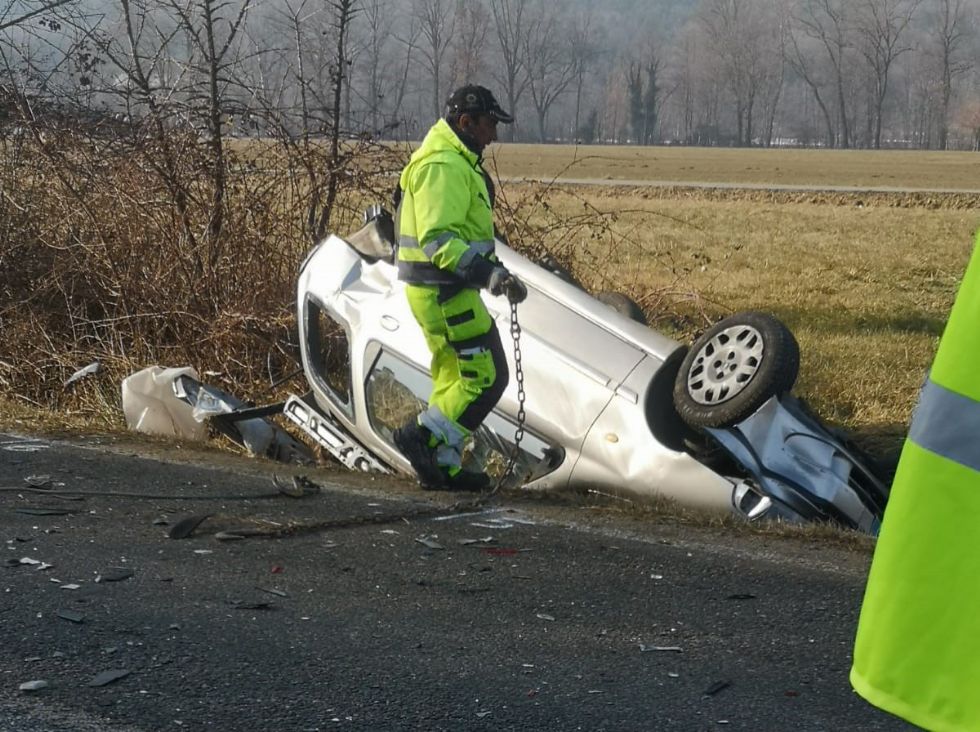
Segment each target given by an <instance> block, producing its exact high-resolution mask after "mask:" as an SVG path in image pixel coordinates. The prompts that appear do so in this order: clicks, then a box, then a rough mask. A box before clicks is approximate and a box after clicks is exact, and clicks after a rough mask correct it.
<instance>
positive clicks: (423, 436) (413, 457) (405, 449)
mask: <svg viewBox="0 0 980 732" xmlns="http://www.w3.org/2000/svg"><path fill="white" fill-rule="evenodd" d="M431 434H432V433H430V432H429V430H427V429H426V428H425V427H422V426H421V425H420V424H418V423H417V422H415V421H412V422H410V423H409V424H406V425H405V426H404V427H399V428H398V429H396V430H395V431H394V433H392V436H391V438H392V440H393V441H394V443H395V447H397V448H398V450H399V451H400V452H401V454H402V455H404V456H405V457H406V458H408V462H409V464H411V466H412V469H413V470H414V471H415V474H416V475H417V476H418V479H419V483H420V484H421V486H422V488H424V489H426V490H439V489H440V488H442V487H443V486H442V482H443V479H444V478H445V476H444V475H443V473H442V471H441V470H440V469H439V466H438V465H437V464H436V453H435V450H433V449H432V448H431V447H429V438H430V436H431Z"/></svg>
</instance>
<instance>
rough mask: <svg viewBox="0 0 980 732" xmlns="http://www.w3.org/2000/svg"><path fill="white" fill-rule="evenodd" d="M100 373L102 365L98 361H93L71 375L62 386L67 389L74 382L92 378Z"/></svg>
mask: <svg viewBox="0 0 980 732" xmlns="http://www.w3.org/2000/svg"><path fill="white" fill-rule="evenodd" d="M100 371H102V363H101V362H100V361H93V362H92V363H90V364H89V365H88V366H83V367H82V368H80V369H79V370H78V371H76V372H75V373H73V374H72V375H71V376H69V377H68V379H67V380H66V381H65V383H64V386H65V387H68V386H71V385H72V384H74V383H75V382H76V381H80V380H82V379H84V378H85V377H86V376H94V375H95V374H97V373H99V372H100Z"/></svg>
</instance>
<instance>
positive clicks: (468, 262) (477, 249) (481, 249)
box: [456, 241, 493, 279]
mask: <svg viewBox="0 0 980 732" xmlns="http://www.w3.org/2000/svg"><path fill="white" fill-rule="evenodd" d="M468 247H469V248H468V249H467V250H466V251H465V252H463V256H461V257H460V258H459V261H458V262H457V263H456V274H458V275H459V276H460V277H462V278H463V279H468V278H469V274H470V267H472V266H473V262H475V261H476V258H477V257H478V256H479V257H485V256H486V255H487V254H490V253H491V252H492V251H493V242H492V241H471V242H469V243H468Z"/></svg>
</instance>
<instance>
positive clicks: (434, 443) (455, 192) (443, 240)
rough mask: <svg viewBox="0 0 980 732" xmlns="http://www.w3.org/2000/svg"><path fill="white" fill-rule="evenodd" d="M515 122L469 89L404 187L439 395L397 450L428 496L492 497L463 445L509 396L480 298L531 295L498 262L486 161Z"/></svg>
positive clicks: (411, 166)
mask: <svg viewBox="0 0 980 732" xmlns="http://www.w3.org/2000/svg"><path fill="white" fill-rule="evenodd" d="M513 121H514V118H513V117H512V116H511V115H509V114H508V113H507V112H505V111H504V110H503V109H501V107H500V105H499V104H498V103H497V100H496V99H494V96H493V94H491V93H490V90H489V89H486V88H484V87H482V86H475V85H467V86H464V87H461V88H460V89H457V90H456V91H455V92H453V94H452V95H451V96H450V97H449V101H448V102H447V104H446V112H445V115H444V117H443V118H442V119H440V120H439V121H438V122H436V123H435V124H434V125H433V126H432V128H431V129H430V130H429V133H428V134H427V135H426V137H425V140H424V141H423V142H422V145H421V147H419V149H418V150H416V151H415V153H414V154H413V155H412V157H411V159H410V160H409V163H408V165H407V166H406V167H405V170H404V171H402V175H401V179H400V181H399V191H400V194H401V200H400V202H399V206H398V214H397V221H398V223H397V229H398V231H397V233H398V277H399V278H400V279H401V280H403V281H404V282H405V283H406V287H405V292H406V294H407V296H408V302H409V305H410V307H411V309H412V314H413V315H414V316H415V319H416V320H417V321H418V324H419V325H420V326H421V328H422V332H423V333H424V334H425V341H426V344H427V345H428V347H429V351H430V352H431V353H432V363H431V371H432V395H431V396H430V397H429V407H428V409H427V410H426V411H424V412H422V414H420V415H419V416H418V418H417V419H414V420H412V421H411V422H410V423H409V424H407V425H405V426H404V427H402V428H400V429H397V430H395V434H394V441H395V445H396V446H397V447H398V449H399V450H400V451H401V452H402V453H403V454H404V455H405V457H406V458H408V461H409V463H411V465H412V468H414V470H415V472H416V473H417V474H418V477H419V482H420V483H421V485H422V487H423V488H426V489H436V490H438V489H447V490H484V489H486V488H488V487H489V486H490V478H489V477H488V476H487V475H486V474H485V473H482V472H471V471H465V470H463V469H462V456H463V446H464V442H465V440H466V439H467V437H469V435H470V434H471V433H472V432H473V430H475V429H476V428H477V427H478V426H479V425H480V423H482V422H483V420H484V419H485V418H486V416H487V415H488V414H489V413H490V410H492V409H493V407H494V406H495V405H496V403H497V401H498V400H499V399H500V397H501V395H502V394H503V392H504V389H505V388H506V387H507V380H508V378H509V374H508V371H507V360H506V357H505V355H504V349H503V345H502V344H501V341H500V334H499V333H498V332H497V327H496V325H495V324H494V322H493V319H492V318H491V317H490V314H489V313H488V312H487V308H486V306H485V305H484V304H483V301H482V300H481V299H480V293H479V291H480V290H481V289H486V290H488V291H489V292H490V294H491V295H507V297H508V299H510V300H511V301H512V302H521V301H522V300H523V299H524V298H525V297H526V296H527V289H526V288H525V287H524V285H523V284H522V283H521V282H520V281H519V280H518V279H517V278H516V277H515V276H514V275H512V274H511V273H510V272H508V271H507V269H505V268H504V267H503V266H501V265H500V263H499V262H498V261H497V257H496V255H495V254H494V227H493V197H492V195H491V191H492V184H490V186H491V187H488V182H489V180H490V179H489V176H488V175H487V174H486V172H485V171H484V170H483V167H482V160H483V158H482V156H483V151H484V149H485V148H486V146H487V145H489V144H490V143H491V142H493V141H494V140H496V139H497V123H498V122H503V123H504V124H510V123H511V122H513Z"/></svg>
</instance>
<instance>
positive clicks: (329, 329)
mask: <svg viewBox="0 0 980 732" xmlns="http://www.w3.org/2000/svg"><path fill="white" fill-rule="evenodd" d="M306 317H307V323H306V333H307V341H308V342H307V347H308V349H309V354H310V365H311V366H312V367H313V370H314V372H315V373H316V375H317V376H318V377H319V379H320V381H321V382H322V383H323V385H324V386H326V387H327V390H328V394H329V396H330V397H331V398H332V399H333V401H334V402H336V403H337V404H338V406H340V407H341V408H343V409H344V411H345V412H347V413H348V414H351V413H352V411H353V407H352V402H351V360H350V337H349V335H348V333H347V330H346V329H345V328H344V326H343V325H341V323H340V322H338V321H337V320H335V319H334V318H333V317H331V315H330V313H329V312H328V311H327V310H326V309H324V308H323V307H321V306H320V304H319V303H318V302H317V301H316V300H314V299H312V298H309V299H307V305H306Z"/></svg>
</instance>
